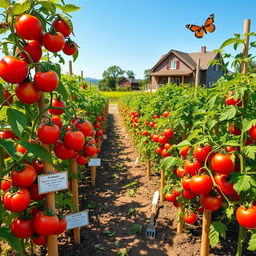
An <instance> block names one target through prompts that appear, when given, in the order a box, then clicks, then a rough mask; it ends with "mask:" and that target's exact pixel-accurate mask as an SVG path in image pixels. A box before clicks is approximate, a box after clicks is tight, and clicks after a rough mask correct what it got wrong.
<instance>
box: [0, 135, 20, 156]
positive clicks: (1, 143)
mask: <svg viewBox="0 0 256 256" xmlns="http://www.w3.org/2000/svg"><path fill="white" fill-rule="evenodd" d="M0 147H2V148H3V149H4V150H5V151H6V152H7V153H8V154H9V155H10V156H11V157H12V158H14V159H17V160H18V157H17V155H16V146H15V144H14V142H13V141H12V140H10V139H7V140H0Z"/></svg>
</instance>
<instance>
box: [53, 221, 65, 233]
mask: <svg viewBox="0 0 256 256" xmlns="http://www.w3.org/2000/svg"><path fill="white" fill-rule="evenodd" d="M66 229H67V220H66V218H65V217H63V218H59V227H58V230H57V232H56V233H55V234H56V235H59V234H61V233H63V232H64V231H65V230H66Z"/></svg>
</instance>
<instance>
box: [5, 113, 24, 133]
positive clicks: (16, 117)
mask: <svg viewBox="0 0 256 256" xmlns="http://www.w3.org/2000/svg"><path fill="white" fill-rule="evenodd" d="M6 114H7V121H8V123H9V124H10V126H11V128H12V130H13V132H14V133H15V134H16V135H17V136H18V137H21V135H22V132H23V131H24V127H26V126H27V118H26V115H24V113H22V112H21V111H19V110H16V109H11V108H8V109H7V111H6Z"/></svg>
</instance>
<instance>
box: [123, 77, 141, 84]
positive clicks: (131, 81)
mask: <svg viewBox="0 0 256 256" xmlns="http://www.w3.org/2000/svg"><path fill="white" fill-rule="evenodd" d="M124 80H126V81H128V82H129V83H131V84H136V83H139V81H138V80H137V79H135V78H127V77H124V78H123V79H122V80H120V81H119V84H120V83H121V82H123V81H124Z"/></svg>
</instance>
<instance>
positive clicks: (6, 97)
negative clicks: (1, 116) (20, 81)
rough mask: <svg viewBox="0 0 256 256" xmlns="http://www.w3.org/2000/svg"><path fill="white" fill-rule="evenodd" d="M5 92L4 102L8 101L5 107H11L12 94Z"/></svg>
mask: <svg viewBox="0 0 256 256" xmlns="http://www.w3.org/2000/svg"><path fill="white" fill-rule="evenodd" d="M3 92H4V100H7V99H8V100H7V102H5V103H4V106H9V105H10V104H12V103H13V97H10V96H11V94H10V93H9V92H8V91H7V90H6V89H4V90H3Z"/></svg>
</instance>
